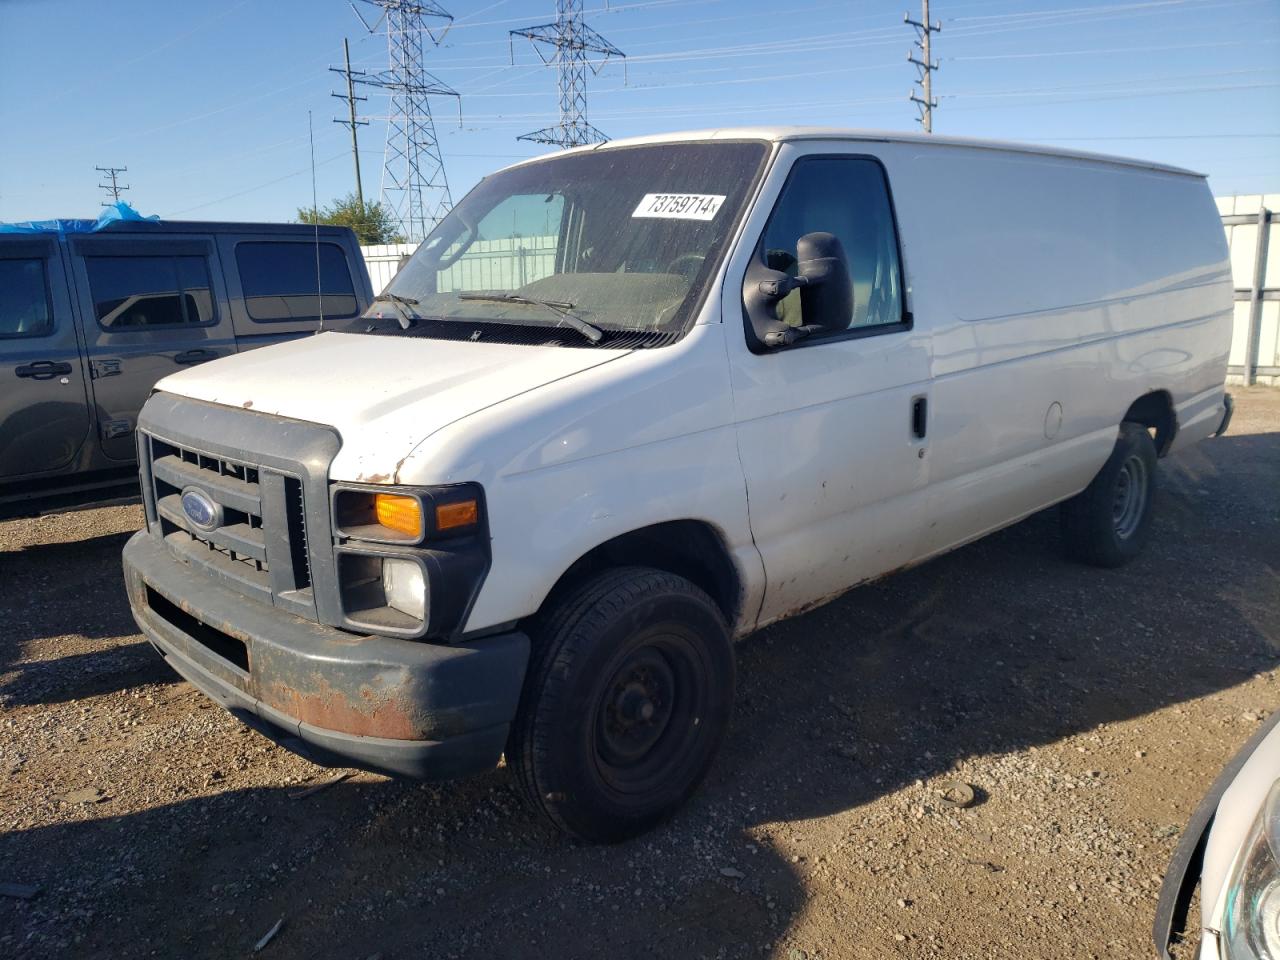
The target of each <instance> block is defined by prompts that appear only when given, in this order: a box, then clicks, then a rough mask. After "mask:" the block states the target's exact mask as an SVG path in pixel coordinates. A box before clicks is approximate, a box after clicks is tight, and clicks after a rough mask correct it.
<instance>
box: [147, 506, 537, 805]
mask: <svg viewBox="0 0 1280 960" xmlns="http://www.w3.org/2000/svg"><path fill="white" fill-rule="evenodd" d="M124 572H125V582H126V585H127V587H128V591H129V605H130V607H132V609H133V615H134V619H136V620H137V622H138V626H139V627H141V628H142V631H143V633H144V634H146V636H147V638H148V639H149V640H150V641H151V643H152V645H153V646H155V648H156V649H157V650H158V651H159V652H160V654H161V655H162V656H163V657H164V658H165V660H166V661H168V663H169V664H170V666H172V667H173V668H174V669H175V670H176V671H177V672H178V673H180V674H181V675H182V676H183V677H184V678H186V679H187V680H188V681H190V682H191V684H192V685H194V686H195V687H197V688H198V689H199V690H201V691H202V692H204V693H205V694H207V695H209V696H210V697H212V698H213V699H215V700H217V701H218V702H219V703H220V704H222V706H224V707H225V708H226V709H228V710H230V711H231V712H232V713H233V714H235V715H236V717H238V718H239V719H240V720H241V721H243V722H244V723H246V724H248V725H249V726H251V727H253V728H254V729H256V730H258V731H260V732H261V733H263V734H264V735H266V736H268V737H270V738H271V739H272V740H275V741H276V742H277V743H279V744H281V745H282V746H284V747H286V748H287V749H289V750H292V751H294V752H295V753H298V754H301V755H302V756H304V757H307V758H308V759H310V760H312V761H314V762H316V763H320V764H323V765H325V766H343V767H361V768H364V769H367V770H374V771H377V772H380V773H389V774H397V775H402V776H408V777H416V778H420V779H426V780H444V779H452V778H455V777H462V776H468V775H470V774H474V773H479V772H482V771H484V770H487V769H489V768H491V767H493V766H495V765H496V764H497V762H498V760H499V758H500V757H501V755H502V751H503V748H504V746H505V744H506V740H507V732H508V729H509V727H510V724H511V720H512V718H513V717H514V716H515V711H516V707H517V705H518V702H519V698H520V688H521V685H522V683H523V681H524V672H525V667H526V665H527V663H528V659H529V639H528V637H526V636H525V635H524V634H522V633H515V632H512V633H505V634H499V635H495V636H488V637H483V638H481V639H478V640H474V641H472V642H469V643H459V644H456V645H441V644H430V643H423V642H420V641H412V640H396V639H391V638H388V637H379V636H358V635H356V634H352V633H347V632H345V631H342V630H337V629H335V628H333V627H328V626H325V625H323V624H319V623H315V622H313V621H310V620H304V619H302V618H300V617H296V616H293V615H292V614H289V613H286V612H284V611H282V610H280V609H278V608H275V607H272V606H269V605H267V604H264V603H262V602H260V601H257V600H253V599H248V598H246V597H245V596H243V595H242V594H240V593H237V592H236V591H234V590H232V589H230V588H228V587H226V586H223V585H222V583H221V582H219V581H217V580H214V579H213V578H211V577H209V576H208V575H206V574H204V573H203V572H201V571H197V570H194V569H192V568H191V567H190V565H188V564H187V563H185V562H183V561H182V560H180V559H178V558H177V557H176V556H174V554H173V553H171V552H170V551H169V550H167V549H166V548H165V547H164V546H163V544H162V543H160V542H159V541H157V540H156V538H154V537H152V536H151V535H149V534H148V533H147V532H146V531H142V532H140V533H137V534H135V535H134V536H133V538H132V539H130V540H129V543H128V544H127V545H126V546H125V550H124Z"/></svg>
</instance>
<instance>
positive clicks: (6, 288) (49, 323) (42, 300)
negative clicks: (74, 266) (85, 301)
mask: <svg viewBox="0 0 1280 960" xmlns="http://www.w3.org/2000/svg"><path fill="white" fill-rule="evenodd" d="M52 330H53V314H52V312H51V311H50V310H49V285H48V283H46V282H45V275H44V261H43V260H40V259H31V260H0V337H6V338H8V337H42V336H44V335H45V334H47V333H49V332H51V331H52Z"/></svg>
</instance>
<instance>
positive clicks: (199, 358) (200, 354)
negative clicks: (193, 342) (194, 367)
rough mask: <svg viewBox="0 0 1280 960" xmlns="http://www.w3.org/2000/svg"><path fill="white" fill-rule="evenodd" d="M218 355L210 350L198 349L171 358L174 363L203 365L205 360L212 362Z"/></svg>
mask: <svg viewBox="0 0 1280 960" xmlns="http://www.w3.org/2000/svg"><path fill="white" fill-rule="evenodd" d="M217 356H218V355H217V354H216V353H214V352H213V351H212V350H205V349H203V348H198V349H195V350H187V351H184V352H183V353H180V354H178V355H177V356H175V357H174V358H173V362H174V363H183V364H186V363H204V362H205V361H206V360H213V359H214V358H215V357H217Z"/></svg>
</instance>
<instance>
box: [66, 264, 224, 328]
mask: <svg viewBox="0 0 1280 960" xmlns="http://www.w3.org/2000/svg"><path fill="white" fill-rule="evenodd" d="M84 266H85V270H86V271H87V272H88V274H89V289H90V291H91V292H92V295H93V310H94V313H95V315H96V316H97V318H98V323H99V324H101V325H102V327H103V328H105V329H107V330H122V329H124V330H127V329H130V328H134V327H148V328H151V327H176V326H183V325H187V324H207V323H213V322H214V320H215V319H216V316H215V314H214V309H213V293H212V291H211V289H210V284H209V264H208V262H207V261H206V259H205V258H204V257H197V256H181V257H175V256H127V257H111V256H105V257H85V258H84Z"/></svg>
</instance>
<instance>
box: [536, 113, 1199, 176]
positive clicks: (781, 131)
mask: <svg viewBox="0 0 1280 960" xmlns="http://www.w3.org/2000/svg"><path fill="white" fill-rule="evenodd" d="M695 140H704V141H705V140H766V141H769V142H771V143H784V142H792V141H798V140H848V141H861V142H865V143H871V142H874V143H914V144H921V145H928V146H948V147H968V148H970V149H977V150H999V151H1002V152H1005V153H1030V154H1038V155H1041V156H1050V157H1069V158H1072V159H1077V160H1091V161H1094V162H1096V163H1111V164H1119V165H1122V166H1126V167H1141V168H1143V169H1146V170H1159V171H1161V172H1164V173H1175V174H1181V175H1183V176H1189V177H1200V178H1203V177H1205V174H1203V173H1198V172H1196V171H1194V170H1187V169H1185V168H1183V167H1175V166H1171V165H1170V164H1165V163H1155V162H1153V161H1150V160H1139V159H1134V158H1132V157H1117V156H1112V155H1109V154H1105V153H1090V152H1088V151H1085V150H1065V149H1062V148H1060V147H1049V146H1044V145H1042V144H1038V143H1019V142H1017V141H1013V140H983V139H978V138H974V137H948V136H943V135H940V134H936V133H912V132H906V131H900V130H863V129H859V128H851V127H788V126H778V127H714V128H708V129H705V130H684V131H679V132H674V133H659V134H646V135H644V136H639V137H623V138H620V139H618V140H610V141H608V142H607V143H601V144H592V145H588V146H585V147H576V148H574V150H577V151H586V150H599V149H608V148H612V147H634V146H640V145H643V144H652V143H682V142H688V141H695ZM563 152H566V153H568V152H573V151H563ZM559 155H560V154H559V153H557V154H552V156H559ZM546 156H547V155H546V154H544V155H543V156H541V157H534V158H532V159H531V160H524V161H521V163H518V164H514V165H513V166H521V165H522V164H524V163H530V162H534V161H537V160H540V159H544V158H545V157H546Z"/></svg>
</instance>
